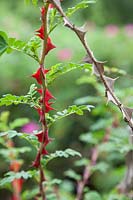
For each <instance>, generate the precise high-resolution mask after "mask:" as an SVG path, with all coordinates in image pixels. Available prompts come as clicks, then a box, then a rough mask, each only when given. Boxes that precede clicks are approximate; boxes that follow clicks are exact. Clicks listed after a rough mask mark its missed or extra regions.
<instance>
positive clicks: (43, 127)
mask: <svg viewBox="0 0 133 200" xmlns="http://www.w3.org/2000/svg"><path fill="white" fill-rule="evenodd" d="M48 6H49V3H46V6H45V13H44V15H43V16H42V19H41V20H42V26H43V27H44V40H43V48H42V54H41V58H40V62H39V63H40V67H41V76H42V99H43V102H42V105H41V106H42V113H43V114H42V119H41V123H42V131H43V136H42V142H41V144H40V149H39V153H40V157H39V163H40V165H39V171H40V184H39V185H40V194H41V197H42V200H46V194H45V190H44V186H43V182H44V181H45V176H44V172H43V168H42V166H41V157H42V151H43V148H44V140H45V131H46V130H47V122H46V118H45V102H44V101H45V92H46V79H45V74H44V73H43V69H44V61H45V52H46V45H47V37H48V35H47V13H48Z"/></svg>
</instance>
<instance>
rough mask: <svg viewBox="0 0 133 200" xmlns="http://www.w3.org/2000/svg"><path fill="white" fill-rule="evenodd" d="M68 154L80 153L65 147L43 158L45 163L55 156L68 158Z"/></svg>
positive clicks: (75, 154) (78, 154) (76, 154)
mask: <svg viewBox="0 0 133 200" xmlns="http://www.w3.org/2000/svg"><path fill="white" fill-rule="evenodd" d="M70 156H72V157H73V156H79V157H81V154H80V153H79V152H77V151H75V150H73V149H66V150H64V151H56V152H55V153H51V154H50V155H47V156H46V157H45V159H43V161H44V163H45V164H47V163H48V162H49V161H50V160H53V159H55V158H62V157H63V158H69V157H70Z"/></svg>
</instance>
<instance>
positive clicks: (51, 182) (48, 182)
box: [44, 178, 62, 186]
mask: <svg viewBox="0 0 133 200" xmlns="http://www.w3.org/2000/svg"><path fill="white" fill-rule="evenodd" d="M61 182H62V180H60V179H57V178H55V179H53V180H52V181H45V182H44V184H45V185H46V186H53V185H60V184H61Z"/></svg>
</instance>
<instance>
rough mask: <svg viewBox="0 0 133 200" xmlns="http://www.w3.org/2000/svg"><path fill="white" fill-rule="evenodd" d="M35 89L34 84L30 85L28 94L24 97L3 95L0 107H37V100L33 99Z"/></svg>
mask: <svg viewBox="0 0 133 200" xmlns="http://www.w3.org/2000/svg"><path fill="white" fill-rule="evenodd" d="M35 88H36V87H35V84H32V85H31V86H30V90H29V92H28V94H27V95H25V96H16V95H12V94H6V95H3V98H1V99H0V106H10V105H12V104H14V105H18V104H28V105H30V106H31V107H35V106H38V99H37V98H36V97H35V94H36V93H37V91H36V90H35Z"/></svg>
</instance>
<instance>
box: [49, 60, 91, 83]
mask: <svg viewBox="0 0 133 200" xmlns="http://www.w3.org/2000/svg"><path fill="white" fill-rule="evenodd" d="M75 69H80V70H83V69H86V70H89V71H91V70H92V67H91V65H90V64H76V63H67V64H62V63H58V64H56V65H54V66H52V67H51V69H50V71H49V73H48V74H47V82H48V84H51V83H52V82H53V81H54V80H55V79H56V78H58V77H59V76H61V75H63V74H65V73H67V72H70V71H72V70H75Z"/></svg>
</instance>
